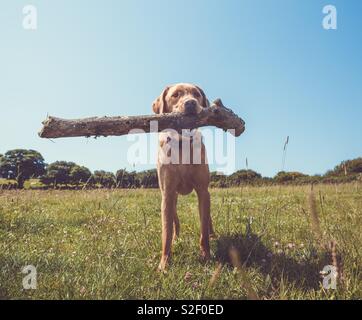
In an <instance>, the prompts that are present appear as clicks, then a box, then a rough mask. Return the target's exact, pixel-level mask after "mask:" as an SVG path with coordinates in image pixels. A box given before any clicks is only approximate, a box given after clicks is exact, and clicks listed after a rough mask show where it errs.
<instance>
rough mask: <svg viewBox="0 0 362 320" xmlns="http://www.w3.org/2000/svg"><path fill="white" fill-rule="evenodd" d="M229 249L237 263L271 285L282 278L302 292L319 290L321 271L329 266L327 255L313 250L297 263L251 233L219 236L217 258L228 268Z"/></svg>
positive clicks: (229, 263) (229, 262)
mask: <svg viewBox="0 0 362 320" xmlns="http://www.w3.org/2000/svg"><path fill="white" fill-rule="evenodd" d="M232 248H234V250H236V252H237V253H238V255H239V258H240V263H241V264H242V265H243V266H244V267H245V268H256V269H258V270H259V271H260V272H261V273H262V274H263V275H264V276H265V277H267V276H269V277H270V280H271V282H272V283H274V284H278V283H279V284H280V281H281V279H283V281H286V282H288V283H293V284H294V285H295V286H298V287H299V288H303V289H304V290H313V289H314V290H317V289H318V288H320V282H321V278H320V271H321V270H322V269H323V267H324V266H325V265H327V264H328V263H327V261H328V258H327V255H321V254H317V251H316V250H315V251H313V252H311V253H310V254H309V255H308V257H307V258H301V259H298V260H297V259H296V258H292V257H290V256H288V255H287V254H286V253H285V252H284V251H283V252H281V253H278V254H276V253H272V252H271V250H270V249H269V248H267V247H266V246H265V245H264V244H263V242H262V239H261V238H260V237H259V236H258V235H256V234H254V233H249V234H247V235H243V234H234V235H230V236H226V235H224V236H220V237H219V239H218V240H217V242H216V259H217V260H218V261H220V262H221V263H223V264H226V265H229V266H230V267H231V264H232V263H231V260H230V250H231V249H232Z"/></svg>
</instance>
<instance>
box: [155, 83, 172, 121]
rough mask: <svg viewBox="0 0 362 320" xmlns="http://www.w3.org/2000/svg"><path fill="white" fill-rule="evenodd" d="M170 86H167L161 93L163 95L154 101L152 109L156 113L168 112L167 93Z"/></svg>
mask: <svg viewBox="0 0 362 320" xmlns="http://www.w3.org/2000/svg"><path fill="white" fill-rule="evenodd" d="M168 90H170V87H169V86H168V87H166V88H165V90H163V92H162V93H161V95H160V96H159V97H158V98H157V99H156V100H155V101H154V102H153V104H152V109H153V112H154V113H159V114H161V113H166V112H167V102H166V95H167V92H168Z"/></svg>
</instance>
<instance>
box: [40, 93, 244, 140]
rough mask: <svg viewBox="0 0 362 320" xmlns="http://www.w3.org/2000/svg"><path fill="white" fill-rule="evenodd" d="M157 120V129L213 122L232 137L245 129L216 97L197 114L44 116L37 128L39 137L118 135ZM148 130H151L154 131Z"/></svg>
mask: <svg viewBox="0 0 362 320" xmlns="http://www.w3.org/2000/svg"><path fill="white" fill-rule="evenodd" d="M152 121H156V122H157V124H158V128H157V130H156V131H157V132H161V131H163V130H165V129H174V130H176V131H178V132H181V131H182V129H195V128H199V127H205V126H215V127H218V128H221V129H223V130H225V131H226V130H229V132H230V133H231V134H233V135H235V136H236V137H238V136H240V135H241V134H242V133H243V132H244V130H245V122H244V121H243V120H242V119H240V118H239V117H238V116H237V115H236V114H235V113H234V112H233V111H232V110H230V109H228V108H226V107H224V106H223V104H222V102H221V100H220V99H218V100H216V101H215V102H214V103H213V104H212V106H211V107H209V108H207V109H204V110H203V111H202V112H201V113H199V114H197V115H185V114H182V113H167V114H160V115H149V116H131V117H126V116H125V117H94V118H86V119H74V120H66V119H61V118H55V117H50V116H49V117H48V118H47V119H46V120H45V121H44V122H43V128H42V129H41V131H40V132H39V136H40V137H41V138H67V137H91V136H95V137H98V136H105V137H106V136H122V135H126V134H133V133H142V132H144V133H148V132H151V126H150V124H151V122H152ZM135 129H136V130H135ZM156 131H154V130H153V131H152V132H156Z"/></svg>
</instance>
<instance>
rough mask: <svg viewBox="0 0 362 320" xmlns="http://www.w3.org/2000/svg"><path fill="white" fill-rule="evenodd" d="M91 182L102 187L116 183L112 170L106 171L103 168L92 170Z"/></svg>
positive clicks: (110, 186)
mask: <svg viewBox="0 0 362 320" xmlns="http://www.w3.org/2000/svg"><path fill="white" fill-rule="evenodd" d="M92 180H93V183H95V184H96V185H100V186H101V187H103V188H112V187H114V186H115V185H116V177H115V175H114V174H113V173H112V172H106V171H103V170H100V171H94V173H93V179H92Z"/></svg>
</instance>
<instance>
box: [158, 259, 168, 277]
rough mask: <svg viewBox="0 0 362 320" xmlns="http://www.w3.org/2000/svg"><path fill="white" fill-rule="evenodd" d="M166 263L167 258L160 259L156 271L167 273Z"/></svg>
mask: <svg viewBox="0 0 362 320" xmlns="http://www.w3.org/2000/svg"><path fill="white" fill-rule="evenodd" d="M168 261H169V258H168V257H162V258H161V261H160V264H159V265H158V268H157V270H158V271H159V272H162V273H167V271H166V269H167V265H168Z"/></svg>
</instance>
